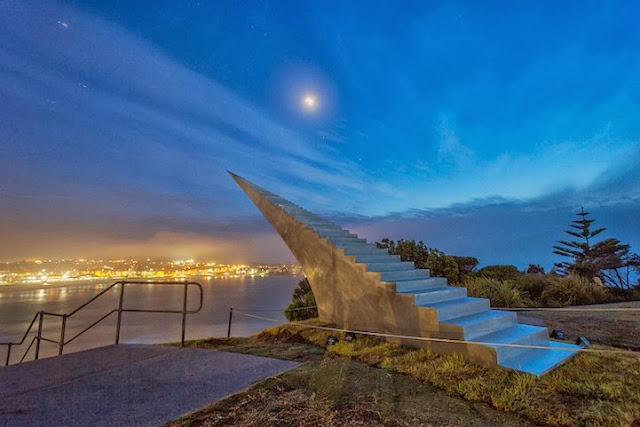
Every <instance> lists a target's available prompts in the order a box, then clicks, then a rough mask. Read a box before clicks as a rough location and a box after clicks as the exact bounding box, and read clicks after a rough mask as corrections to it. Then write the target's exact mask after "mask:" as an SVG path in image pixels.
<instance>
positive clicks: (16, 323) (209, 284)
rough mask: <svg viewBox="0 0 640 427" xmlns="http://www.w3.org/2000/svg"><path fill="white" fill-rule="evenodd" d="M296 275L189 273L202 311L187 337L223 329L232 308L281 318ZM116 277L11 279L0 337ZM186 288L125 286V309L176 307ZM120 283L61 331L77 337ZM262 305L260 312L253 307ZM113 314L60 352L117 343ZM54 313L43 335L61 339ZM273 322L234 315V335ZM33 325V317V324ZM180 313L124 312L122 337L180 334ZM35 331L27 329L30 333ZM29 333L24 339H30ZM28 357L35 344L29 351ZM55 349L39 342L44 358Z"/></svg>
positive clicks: (0, 351) (14, 337)
mask: <svg viewBox="0 0 640 427" xmlns="http://www.w3.org/2000/svg"><path fill="white" fill-rule="evenodd" d="M300 279H301V277H299V276H267V277H253V278H252V277H238V278H225V279H222V278H220V279H218V278H209V279H207V278H204V277H193V278H189V280H194V281H198V282H199V283H200V284H202V287H203V289H204V302H203V306H202V310H201V311H200V312H199V313H197V314H193V315H189V316H187V333H186V337H187V339H197V338H207V337H212V336H213V337H220V336H226V334H227V324H228V319H229V307H232V306H233V307H234V309H235V310H238V311H239V310H241V309H247V310H251V311H250V313H252V314H256V315H260V316H263V317H267V318H272V319H276V320H278V321H279V322H280V323H282V322H286V319H285V318H284V315H283V314H282V311H283V310H284V309H285V308H286V307H287V305H288V304H289V302H290V301H291V293H292V292H293V289H295V287H296V286H297V284H298V281H299V280H300ZM113 282H114V280H107V281H90V282H68V283H64V282H60V283H52V284H48V285H12V286H2V287H0V341H18V340H19V339H20V338H21V336H22V334H24V332H25V331H26V329H27V327H28V326H29V323H30V322H31V320H32V319H33V316H34V315H35V313H36V312H38V311H40V310H45V311H50V312H54V313H68V312H70V311H72V310H74V309H75V308H76V307H78V306H79V305H81V304H82V303H84V302H85V301H87V300H88V299H90V298H91V297H93V296H94V295H96V294H97V293H99V292H100V291H102V290H103V289H104V288H106V287H107V286H109V285H110V284H112V283H113ZM183 289H184V288H183V287H182V286H176V287H169V286H154V285H151V284H148V285H147V284H143V285H127V287H126V290H125V298H124V301H125V304H124V305H125V308H130V309H154V310H158V309H161V310H181V309H182V296H183ZM197 293H198V292H197V289H196V288H194V287H192V288H190V289H189V294H190V297H189V304H188V306H189V307H190V308H191V307H196V306H197ZM118 298H119V290H118V289H117V288H116V289H113V290H111V291H110V292H107V293H106V294H105V295H103V296H102V297H101V298H99V299H98V300H96V301H94V302H92V303H91V304H90V305H88V306H87V307H86V308H84V309H83V310H81V311H80V312H78V313H77V314H75V315H74V316H73V317H71V318H70V319H68V320H67V329H66V336H67V339H68V338H69V337H72V336H74V335H75V334H76V333H78V332H80V331H81V330H82V329H84V328H85V327H87V326H89V325H90V324H91V323H93V322H94V321H96V320H98V319H99V318H100V317H101V316H103V315H105V314H106V313H108V312H109V311H111V310H112V309H114V308H117V306H118ZM258 310H260V311H258ZM116 316H117V315H116V314H115V313H114V314H113V315H111V317H109V318H108V319H106V320H104V321H103V322H102V323H101V324H99V325H98V326H96V327H94V328H93V329H91V330H90V331H88V332H87V333H85V334H84V335H82V336H80V337H79V338H78V339H77V340H75V341H74V342H72V343H71V344H69V345H68V346H65V349H64V351H65V353H70V352H73V351H80V350H85V349H88V348H94V347H99V346H103V345H109V344H113V343H114V339H115V324H116ZM60 324H61V321H60V319H58V318H54V317H49V316H45V322H44V328H43V336H44V337H46V338H49V339H53V340H58V339H59V337H60ZM272 325H274V323H273V322H269V321H265V320H259V319H254V318H248V317H245V316H241V315H240V314H239V313H237V312H236V313H235V314H234V318H233V322H232V328H231V335H232V336H247V335H251V334H253V333H256V332H259V331H261V330H262V329H264V328H266V327H269V326H272ZM35 326H37V324H36V325H35ZM180 332H181V315H180V314H154V313H123V323H122V330H121V334H120V342H121V343H136V344H151V343H165V342H175V341H179V340H180ZM34 334H35V328H34V332H32V334H31V336H33V335H34ZM29 340H30V338H29V339H28V340H27V341H26V342H28V341H29ZM25 350H26V345H25V346H22V347H14V349H13V350H12V358H11V360H12V363H13V362H15V361H17V359H19V358H20V357H21V356H22V354H23V353H24V351H25ZM30 354H31V356H30V357H29V358H32V357H33V349H32V350H31V353H30ZM55 354H57V346H56V345H55V344H51V343H47V342H43V343H42V347H41V357H42V356H44V357H46V356H52V355H55ZM5 356H6V347H4V346H0V362H2V363H0V364H4V360H5Z"/></svg>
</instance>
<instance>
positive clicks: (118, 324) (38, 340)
mask: <svg viewBox="0 0 640 427" xmlns="http://www.w3.org/2000/svg"><path fill="white" fill-rule="evenodd" d="M126 285H170V286H177V285H182V286H184V293H183V299H182V310H147V309H139V308H123V306H124V289H125V286H126ZM116 286H120V296H119V301H118V308H114V309H113V310H111V311H110V312H108V313H107V314H105V315H104V316H102V317H100V318H99V319H98V320H96V321H95V322H93V323H92V324H91V325H89V326H87V327H86V328H84V329H83V330H82V331H80V332H79V333H77V334H76V335H74V336H73V337H71V338H69V339H66V340H65V332H66V327H67V319H68V318H70V317H71V316H73V315H74V314H76V313H77V312H79V311H80V310H82V309H83V308H84V307H86V306H87V305H89V304H90V303H92V302H93V301H95V300H96V299H98V298H100V297H101V296H102V295H104V294H106V293H107V292H109V291H110V290H111V289H113V288H115V287H116ZM190 286H195V287H197V288H198V290H199V291H200V292H199V294H200V299H199V304H198V307H197V308H195V309H192V310H188V309H187V300H188V293H189V287H190ZM203 300H204V292H203V290H202V285H201V284H200V283H198V282H188V281H166V282H164V281H163V282H148V281H139V280H138V281H135V280H134V281H127V280H121V281H118V282H115V283H113V284H111V285H110V286H109V287H107V288H106V289H103V290H102V291H101V292H100V293H98V294H97V295H95V296H94V297H92V298H90V299H89V300H87V301H85V302H84V303H83V304H82V305H80V306H79V307H77V308H76V309H75V310H73V311H71V312H70V313H63V314H60V313H51V312H48V311H39V312H37V313H36V314H35V316H34V317H33V320H32V321H31V323H30V324H29V327H28V328H27V331H26V332H25V333H24V335H23V336H22V339H21V340H20V341H16V342H0V346H7V357H6V359H5V366H7V365H9V362H10V359H11V350H12V348H13V347H14V346H19V345H22V344H24V341H25V339H26V338H27V336H28V335H29V333H30V332H31V329H32V328H33V325H34V324H35V323H36V320H38V332H37V334H36V336H34V337H33V339H32V340H31V342H30V343H29V346H28V347H27V349H26V351H25V352H24V354H23V355H22V358H21V359H20V362H19V363H22V362H23V361H24V359H25V358H26V356H27V354H28V353H29V350H31V347H33V344H34V343H35V344H36V347H35V356H34V359H35V360H37V359H38V358H39V356H40V343H41V342H42V341H47V342H50V343H53V344H58V354H59V355H61V354H62V352H63V350H64V346H65V345H67V344H69V343H71V342H72V341H74V340H75V339H76V338H78V337H80V336H81V335H82V334H84V333H85V332H87V331H88V330H90V329H91V328H93V327H94V326H96V325H97V324H99V323H100V322H102V321H103V320H105V319H106V318H108V317H109V316H111V315H112V314H114V313H118V320H117V322H116V337H115V343H116V344H119V343H120V329H121V325H122V313H127V312H128V313H169V314H182V333H181V339H180V346H181V347H183V346H184V340H185V332H186V323H187V314H195V313H197V312H199V311H200V310H201V309H202V303H203ZM44 316H53V317H60V318H61V319H62V325H61V327H60V339H59V340H52V339H50V338H45V337H43V336H42V329H43V323H44Z"/></svg>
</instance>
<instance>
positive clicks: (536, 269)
mask: <svg viewBox="0 0 640 427" xmlns="http://www.w3.org/2000/svg"><path fill="white" fill-rule="evenodd" d="M527 274H545V271H544V267H543V266H541V265H540V264H529V267H527Z"/></svg>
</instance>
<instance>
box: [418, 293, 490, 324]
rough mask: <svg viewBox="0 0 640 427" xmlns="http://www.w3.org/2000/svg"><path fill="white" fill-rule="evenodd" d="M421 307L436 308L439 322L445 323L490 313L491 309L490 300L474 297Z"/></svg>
mask: <svg viewBox="0 0 640 427" xmlns="http://www.w3.org/2000/svg"><path fill="white" fill-rule="evenodd" d="M420 305H421V306H423V307H429V308H435V309H436V310H438V321H439V322H445V321H447V320H449V319H456V318H459V317H464V316H472V315H474V314H478V313H482V312H484V311H488V310H489V308H490V304H489V300H488V299H486V298H473V297H465V298H460V299H457V300H452V301H444V302H438V303H434V304H420ZM446 323H451V322H446Z"/></svg>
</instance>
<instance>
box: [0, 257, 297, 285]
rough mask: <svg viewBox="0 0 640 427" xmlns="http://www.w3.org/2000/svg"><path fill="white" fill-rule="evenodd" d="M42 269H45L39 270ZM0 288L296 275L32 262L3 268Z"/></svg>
mask: <svg viewBox="0 0 640 427" xmlns="http://www.w3.org/2000/svg"><path fill="white" fill-rule="evenodd" d="M42 267H46V268H42ZM0 268H1V270H0V285H8V284H25V283H27V284H28V283H34V284H38V283H52V282H69V281H76V280H93V279H123V278H144V279H157V278H160V279H170V278H175V279H182V278H185V277H197V276H202V277H206V278H208V279H209V278H221V277H222V278H228V277H231V278H233V277H244V276H249V277H255V276H260V277H264V276H267V275H283V274H286V275H299V274H301V268H300V266H298V265H296V264H277V265H270V264H222V263H215V262H213V261H205V262H200V261H196V260H193V259H189V260H184V261H183V260H177V261H160V260H152V259H147V260H146V261H140V260H122V259H117V260H101V259H100V260H89V259H84V258H81V259H77V260H35V261H19V262H13V263H5V264H3V265H2V266H1V267H0Z"/></svg>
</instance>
